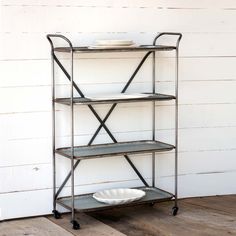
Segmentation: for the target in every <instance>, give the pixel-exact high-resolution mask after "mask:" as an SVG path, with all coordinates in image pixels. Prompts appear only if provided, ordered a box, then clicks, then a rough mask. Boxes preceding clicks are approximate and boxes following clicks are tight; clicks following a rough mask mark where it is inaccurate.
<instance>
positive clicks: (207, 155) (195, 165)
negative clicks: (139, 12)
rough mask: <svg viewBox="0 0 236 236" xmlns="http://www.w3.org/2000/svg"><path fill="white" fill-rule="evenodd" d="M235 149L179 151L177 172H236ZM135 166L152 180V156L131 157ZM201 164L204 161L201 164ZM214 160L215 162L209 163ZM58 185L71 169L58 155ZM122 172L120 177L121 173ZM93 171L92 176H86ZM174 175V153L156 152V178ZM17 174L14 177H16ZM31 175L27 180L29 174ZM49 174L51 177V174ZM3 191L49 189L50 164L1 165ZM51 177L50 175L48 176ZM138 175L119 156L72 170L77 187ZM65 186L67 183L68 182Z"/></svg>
mask: <svg viewBox="0 0 236 236" xmlns="http://www.w3.org/2000/svg"><path fill="white" fill-rule="evenodd" d="M235 153H236V150H228V151H206V152H197V151H196V152H190V153H184V152H182V153H180V154H179V172H178V173H179V175H180V178H181V177H182V176H185V175H190V174H197V175H204V174H213V173H229V172H234V171H236V168H234V166H235V164H236V160H235ZM130 157H131V160H132V161H133V163H135V166H136V167H137V168H138V170H139V171H140V172H141V173H142V175H143V177H144V178H145V179H146V180H147V181H149V180H150V179H151V172H150V170H151V155H140V154H139V155H136V156H135V157H134V156H133V155H131V156H130ZM203 163H205V164H204V165H203ZM211 163H214V165H211ZM57 170H58V171H57V173H60V174H57V186H58V187H59V186H60V183H62V182H63V180H64V178H65V176H66V175H67V174H68V172H69V170H70V161H69V160H68V159H66V158H63V157H62V158H60V157H59V158H57ZM121 171H122V176H121ZM88 173H93V175H88ZM173 175H174V153H173V152H169V153H157V154H156V176H157V178H164V177H171V176H173ZM16 176H17V178H16ZM29 176H31V178H30V179H29V178H28V177H29ZM50 176H51V177H50ZM0 177H1V178H0V179H4V181H2V185H1V186H2V188H1V192H2V193H9V192H17V191H22V190H24V191H29V190H31V189H35V190H37V189H44V188H51V186H52V165H51V163H48V164H47V163H45V164H34V165H22V166H13V167H2V168H0ZM49 177H50V178H49ZM136 178H137V176H136V174H135V173H134V171H133V170H132V169H131V167H130V166H129V164H128V163H127V161H126V160H125V159H124V158H122V157H109V158H103V159H100V160H98V159H94V160H87V161H82V162H81V163H80V165H79V167H78V168H77V169H76V171H75V181H76V186H78V187H79V186H81V187H82V188H83V186H84V185H95V184H103V183H111V182H119V181H123V182H125V181H127V180H129V181H132V180H133V179H136ZM66 186H70V181H69V182H68V183H67V185H66Z"/></svg>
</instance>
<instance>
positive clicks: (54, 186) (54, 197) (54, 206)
mask: <svg viewBox="0 0 236 236" xmlns="http://www.w3.org/2000/svg"><path fill="white" fill-rule="evenodd" d="M51 64H52V65H51V66H52V169H53V170H52V171H53V181H52V183H53V211H55V210H56V155H55V145H56V144H55V102H54V99H55V66H54V52H53V49H52V50H51Z"/></svg>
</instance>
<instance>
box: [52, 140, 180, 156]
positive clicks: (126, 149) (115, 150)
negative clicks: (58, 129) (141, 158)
mask: <svg viewBox="0 0 236 236" xmlns="http://www.w3.org/2000/svg"><path fill="white" fill-rule="evenodd" d="M174 148H175V147H174V146H173V145H171V144H167V143H163V142H160V141H152V140H140V141H131V142H119V143H107V144H97V145H91V146H75V147H74V159H77V160H82V159H91V158H99V157H106V156H114V155H128V154H137V153H150V152H164V151H171V150H172V149H174ZM56 153H58V154H60V155H62V156H65V157H68V158H71V147H64V148H58V149H56Z"/></svg>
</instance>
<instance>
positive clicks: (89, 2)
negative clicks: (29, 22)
mask: <svg viewBox="0 0 236 236" xmlns="http://www.w3.org/2000/svg"><path fill="white" fill-rule="evenodd" d="M2 5H7V6H12V5H13V6H16V5H17V6H20V5H24V6H25V7H27V6H40V5H42V6H63V5H64V6H67V7H70V6H71V7H73V6H77V7H104V6H106V7H130V8H139V7H146V8H148V7H150V8H183V9H186V10H188V9H189V8H190V9H191V8H200V9H203V8H211V9H215V8H220V9H222V8H223V9H225V8H233V7H235V5H236V4H235V1H234V0H226V1H224V2H222V1H214V0H207V1H204V0H200V1H194V0H190V1H188V2H186V1H184V0H177V1H171V0H167V1H166V0H159V1H155V0H148V1H146V0H128V1H127V0H120V1H114V0H70V1H69V3H68V0H51V1H50V2H47V3H45V1H44V0H35V1H33V2H32V0H2Z"/></svg>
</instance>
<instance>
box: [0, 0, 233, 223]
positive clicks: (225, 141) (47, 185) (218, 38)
mask: <svg viewBox="0 0 236 236" xmlns="http://www.w3.org/2000/svg"><path fill="white" fill-rule="evenodd" d="M235 9H236V2H235V1H234V0H226V1H220V0H214V1H213V0H200V1H193V0H191V1H186V0H185V1H184V0H176V1H170V0H168V1H166V0H165V1H164V0H157V1H156V0H155V1H154V0H147V1H146V0H145V1H144V0H129V1H127V0H126V1H124V0H122V1H114V0H96V1H95V0H90V1H85V0H50V1H46V0H1V9H0V19H1V21H0V22H1V25H0V40H1V41H0V47H1V48H0V75H1V76H0V77H1V79H0V143H1V145H0V210H1V211H0V212H1V216H0V217H1V218H0V219H9V218H16V217H24V216H32V215H41V214H48V213H50V212H51V208H52V190H51V187H52V181H51V180H52V173H51V102H50V100H51V94H50V93H51V88H50V82H51V78H50V74H51V73H50V69H51V68H50V48H49V43H48V42H47V41H46V38H45V35H46V34H47V33H55V32H60V33H62V34H65V35H66V36H68V37H69V38H71V39H72V42H73V43H74V44H76V45H84V44H91V43H93V42H94V40H95V39H98V38H130V39H133V40H135V41H136V42H137V43H142V44H146V43H151V42H152V39H153V37H154V36H155V35H156V34H157V33H158V32H162V31H176V32H182V33H183V40H182V42H181V48H180V56H181V58H180V120H179V121H180V131H179V134H180V135H179V136H180V137H179V138H180V155H179V156H180V159H179V165H180V166H179V173H180V176H179V194H180V196H181V197H188V196H203V195H215V194H231V193H236V186H235V183H234V181H233V180H234V179H235V177H236V158H235V155H236V95H235V91H236V70H235V64H236V59H235V56H236V46H235V42H236V24H235V22H236V12H235ZM123 56H124V58H123ZM141 56H142V54H140V53H136V54H126V55H121V54H109V55H107V54H106V55H90V56H83V60H81V58H78V57H77V60H76V65H78V67H77V69H78V71H77V72H78V75H79V76H78V77H77V80H78V82H80V83H81V88H82V89H83V91H85V92H86V93H88V94H89V93H93V92H96V91H99V92H100V91H101V92H104V91H109V92H113V91H114V92H119V91H120V90H121V88H122V86H123V85H124V83H125V81H126V80H127V79H128V78H129V76H130V75H131V73H132V71H133V70H134V68H135V66H136V65H137V63H138V62H139V60H140V58H141ZM159 57H160V60H158V62H157V63H158V64H157V66H158V82H159V83H158V84H157V88H158V91H160V92H172V91H173V73H174V70H173V54H171V53H170V54H160V55H159ZM90 65H92V66H90ZM150 66H151V64H150V61H148V62H147V64H146V65H145V67H144V68H143V69H142V71H140V73H139V75H138V77H137V78H136V80H135V83H134V85H132V86H131V87H130V89H129V91H141V90H147V89H150V86H149V82H150V81H151V74H150V68H151V67H150ZM77 69H76V70H77ZM116 71H118V73H117V72H116ZM65 81H66V80H65V79H64V78H63V77H60V81H59V83H60V85H59V86H58V91H59V92H60V93H61V94H62V93H63V90H64V91H66V92H64V94H66V93H67V90H66V88H67V85H66V82H65ZM157 108H158V109H157V122H158V123H157V124H158V125H157V135H158V137H159V138H160V139H161V140H163V141H168V142H173V125H174V123H173V122H174V120H173V119H172V115H173V114H174V107H173V104H170V103H160V104H157ZM57 110H58V112H57V113H58V118H57V124H58V126H59V125H61V130H60V131H59V132H58V133H57V137H58V140H57V142H58V144H59V145H66V144H67V143H69V141H70V140H69V137H68V134H69V129H68V127H67V125H66V122H65V121H68V117H67V116H66V111H65V110H63V107H61V106H58V107H57ZM76 110H77V111H78V116H77V117H76V118H77V120H78V122H77V124H76V143H77V144H86V143H87V142H88V140H89V138H90V136H91V134H92V133H93V132H94V130H95V129H96V127H97V125H98V122H97V121H96V119H95V118H94V117H93V116H89V115H90V112H89V110H88V109H87V108H85V107H82V108H81V107H79V108H76ZM97 110H98V112H99V114H101V116H104V114H105V113H106V111H107V110H108V106H97ZM149 115H150V106H149V105H147V104H146V103H143V104H123V105H120V106H119V109H117V110H115V112H114V113H113V114H112V116H111V119H109V120H108V122H107V125H108V127H110V128H111V130H112V131H113V132H114V134H115V137H117V139H118V140H132V139H135V138H137V137H139V138H147V137H148V136H150V129H151V122H150V121H151V119H150V117H149ZM88 117H91V118H89V119H88ZM132 117H135V119H133V118H132ZM107 141H109V138H108V137H107V135H106V134H105V132H104V131H102V132H101V135H100V136H99V137H98V138H97V139H96V142H107ZM147 159H148V160H149V158H145V157H143V156H140V157H137V158H135V160H134V161H135V163H136V164H137V167H138V168H139V169H140V171H141V172H142V173H143V174H144V176H145V177H146V178H147V180H148V181H150V177H151V175H150V170H151V166H150V162H148V161H147ZM58 162H59V165H58V169H59V170H60V172H61V173H62V175H61V176H59V177H58V182H60V181H62V179H63V176H64V175H65V174H66V173H67V170H68V169H69V163H68V161H67V160H64V159H63V158H61V159H58ZM124 167H127V168H126V169H125V168H124ZM157 167H158V172H157V176H158V179H157V182H158V186H160V187H163V188H165V189H166V190H170V191H171V190H172V189H173V154H171V153H168V154H160V155H159V158H158V159H157ZM76 183H77V188H76V190H77V192H78V193H82V192H91V191H95V190H98V189H103V188H108V187H116V186H120V185H122V186H135V185H139V184H140V182H139V181H138V179H137V177H136V176H135V174H134V173H133V172H132V171H130V168H129V166H128V164H127V163H126V162H125V160H123V159H121V158H111V159H102V160H89V161H87V162H82V163H81V165H80V166H79V168H78V172H77V173H76ZM69 190H70V189H69V185H68V187H67V188H66V189H65V192H64V193H66V192H68V193H69Z"/></svg>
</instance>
